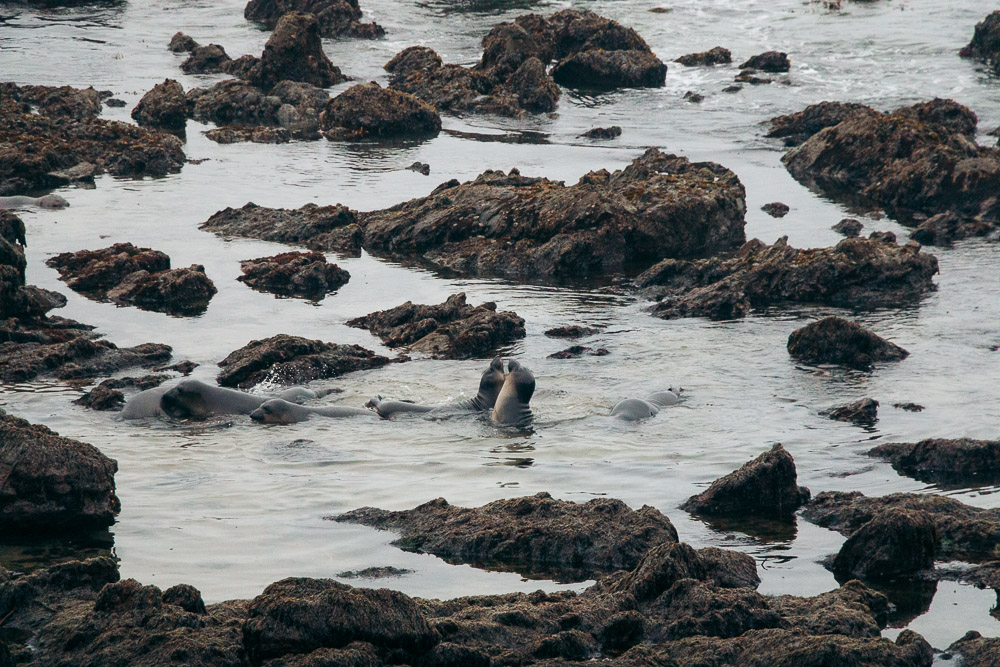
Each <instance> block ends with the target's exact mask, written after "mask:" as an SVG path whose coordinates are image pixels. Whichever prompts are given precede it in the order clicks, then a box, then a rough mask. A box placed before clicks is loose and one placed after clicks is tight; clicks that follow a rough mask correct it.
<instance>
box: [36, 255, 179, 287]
mask: <svg viewBox="0 0 1000 667" xmlns="http://www.w3.org/2000/svg"><path fill="white" fill-rule="evenodd" d="M45 264H46V266H50V267H52V268H54V269H56V270H57V271H58V272H59V278H60V279H62V280H63V281H65V282H66V285H67V287H69V288H70V289H72V290H73V291H74V292H80V293H81V294H86V295H88V296H94V297H97V298H103V297H104V296H106V292H107V291H108V290H110V289H111V288H113V287H115V286H116V285H118V284H120V283H121V282H122V281H123V280H125V278H126V277H128V276H129V275H131V274H132V273H135V272H136V271H148V272H152V273H155V272H157V271H163V270H166V269H169V268H170V258H169V257H168V256H167V255H166V254H165V253H162V252H160V251H158V250H153V249H151V248H138V247H136V246H134V245H132V244H131V243H116V244H114V245H113V246H111V247H109V248H102V249H101V250H80V251H79V252H64V253H60V254H58V255H55V256H53V257H50V258H49V259H47V260H46V261H45Z"/></svg>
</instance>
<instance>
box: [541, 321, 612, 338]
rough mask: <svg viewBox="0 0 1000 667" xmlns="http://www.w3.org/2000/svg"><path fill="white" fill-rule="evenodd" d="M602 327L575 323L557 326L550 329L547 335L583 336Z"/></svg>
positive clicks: (551, 336)
mask: <svg viewBox="0 0 1000 667" xmlns="http://www.w3.org/2000/svg"><path fill="white" fill-rule="evenodd" d="M598 331H600V329H597V328H595V327H581V326H580V325H578V324H574V325H572V326H568V327H555V328H553V329H548V330H547V331H546V332H545V335H546V336H548V337H549V338H582V337H583V336H590V335H591V334H595V333H597V332H598Z"/></svg>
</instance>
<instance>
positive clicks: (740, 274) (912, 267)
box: [636, 236, 938, 319]
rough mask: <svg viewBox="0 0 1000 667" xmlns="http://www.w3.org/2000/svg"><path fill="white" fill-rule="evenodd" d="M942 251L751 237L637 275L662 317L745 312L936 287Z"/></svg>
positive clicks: (863, 302)
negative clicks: (728, 248) (799, 244)
mask: <svg viewBox="0 0 1000 667" xmlns="http://www.w3.org/2000/svg"><path fill="white" fill-rule="evenodd" d="M937 272H938V262H937V258H936V257H934V256H933V255H929V254H927V253H922V252H920V246H919V245H918V244H915V243H914V244H912V245H911V244H907V245H905V246H899V245H896V243H895V240H894V239H882V238H871V239H861V238H848V239H844V240H843V241H841V242H840V243H838V244H837V245H836V246H834V247H832V248H811V249H798V248H793V247H791V246H790V245H788V237H785V236H783V237H781V238H780V239H778V240H777V241H775V243H774V245H770V246H769V245H766V244H764V243H762V242H761V241H759V240H758V239H753V240H751V241H748V242H747V243H746V244H745V245H744V246H743V247H742V248H740V250H739V252H737V253H736V254H735V255H733V256H732V257H729V258H718V257H712V258H710V259H704V260H694V261H682V260H674V259H667V260H664V261H661V262H660V263H659V264H657V265H655V266H653V267H652V268H650V269H649V270H647V271H646V272H645V273H643V274H642V275H640V276H639V277H638V278H637V279H636V285H637V286H638V287H640V288H643V289H644V293H645V294H647V295H648V296H651V297H653V298H655V299H657V303H656V304H655V305H654V306H653V308H652V312H653V314H654V315H656V316H657V317H662V318H664V319H672V318H677V317H710V318H712V319H732V318H737V317H743V316H745V315H746V314H747V313H749V312H750V310H751V309H754V308H765V307H767V306H771V305H778V304H784V303H822V304H826V305H831V306H843V307H851V308H877V307H881V306H896V305H898V304H900V303H902V302H905V301H912V300H915V299H917V298H919V297H920V296H922V295H924V294H926V293H927V292H929V291H931V290H933V289H935V286H934V283H933V281H932V280H931V278H932V276H933V275H934V274H936V273H937Z"/></svg>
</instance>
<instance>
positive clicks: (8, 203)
mask: <svg viewBox="0 0 1000 667" xmlns="http://www.w3.org/2000/svg"><path fill="white" fill-rule="evenodd" d="M25 206H37V207H38V208H48V209H60V208H66V207H67V206H69V202H68V201H66V200H65V199H63V198H62V197H60V196H59V195H45V196H43V197H25V196H24V195H16V196H14V197H0V209H11V208H24V207H25Z"/></svg>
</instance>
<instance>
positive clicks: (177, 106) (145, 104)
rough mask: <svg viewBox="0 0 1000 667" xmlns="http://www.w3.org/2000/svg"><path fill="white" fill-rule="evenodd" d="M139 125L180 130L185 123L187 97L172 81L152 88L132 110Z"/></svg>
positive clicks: (168, 80) (133, 116) (177, 84)
mask: <svg viewBox="0 0 1000 667" xmlns="http://www.w3.org/2000/svg"><path fill="white" fill-rule="evenodd" d="M132 118H133V119H134V120H135V122H137V123H139V125H150V126H152V127H164V128H168V129H171V130H182V129H184V125H185V124H186V123H187V97H186V96H185V95H184V88H183V87H182V86H181V84H179V83H177V82H176V81H174V80H173V79H165V80H164V81H163V83H158V84H156V85H155V86H153V88H152V90H150V91H149V92H148V93H146V94H145V95H143V96H142V99H141V100H139V104H137V105H136V107H135V109H133V110H132Z"/></svg>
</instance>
